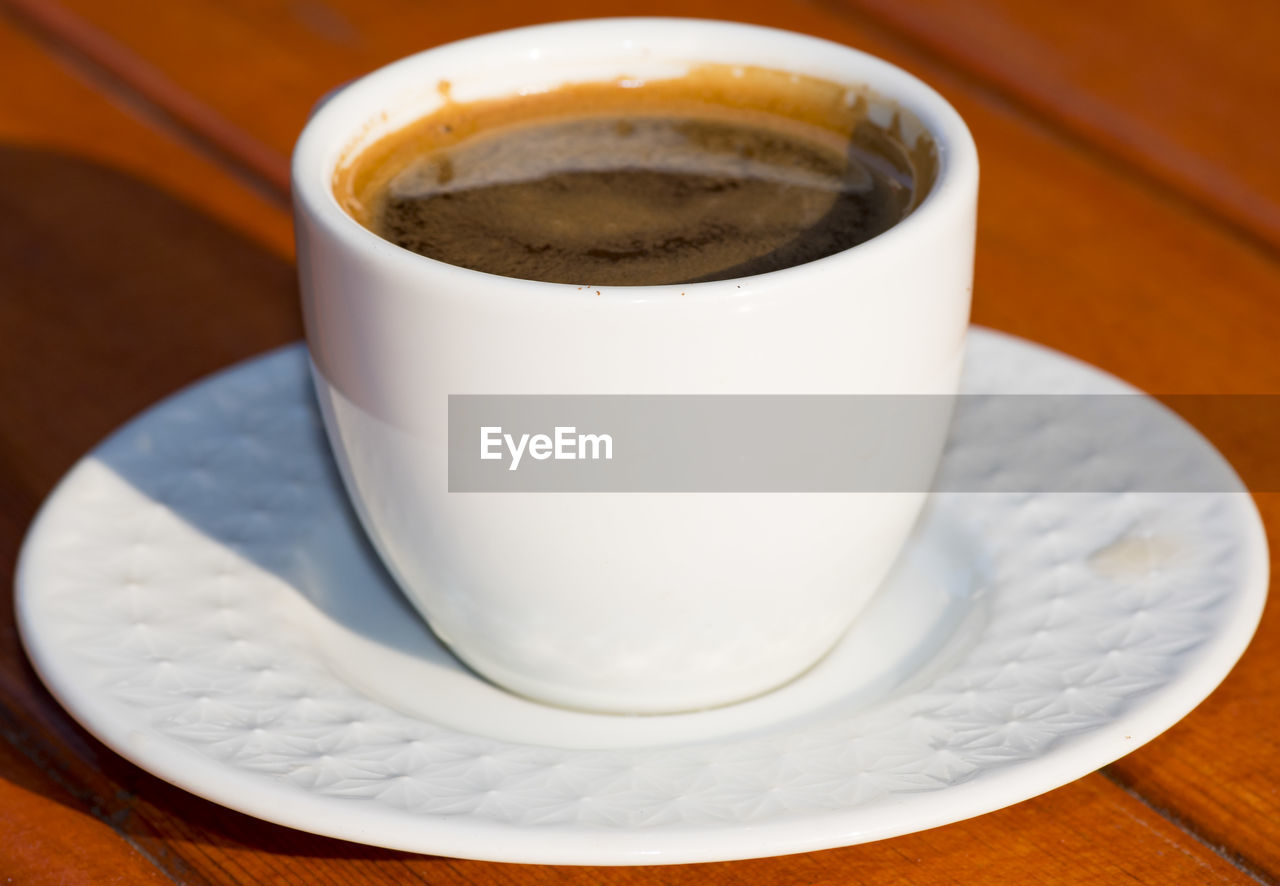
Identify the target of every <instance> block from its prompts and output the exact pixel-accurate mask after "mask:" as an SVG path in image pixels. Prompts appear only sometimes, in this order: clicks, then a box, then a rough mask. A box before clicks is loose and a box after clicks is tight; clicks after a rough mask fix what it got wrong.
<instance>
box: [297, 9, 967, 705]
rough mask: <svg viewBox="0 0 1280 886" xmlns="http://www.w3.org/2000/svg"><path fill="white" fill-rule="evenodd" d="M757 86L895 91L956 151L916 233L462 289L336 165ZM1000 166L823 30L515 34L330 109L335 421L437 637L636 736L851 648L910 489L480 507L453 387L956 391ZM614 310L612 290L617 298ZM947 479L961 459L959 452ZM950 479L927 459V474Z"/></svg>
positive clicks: (407, 62) (328, 303) (948, 152)
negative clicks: (573, 110)
mask: <svg viewBox="0 0 1280 886" xmlns="http://www.w3.org/2000/svg"><path fill="white" fill-rule="evenodd" d="M708 62H711V63H725V64H732V65H748V64H749V65H752V66H758V67H764V68H771V69H778V70H784V71H790V72H795V73H800V74H806V75H812V76H815V77H818V78H822V79H825V80H830V81H835V82H837V83H842V84H849V85H850V87H851V88H861V87H869V88H870V90H871V95H872V97H873V107H872V112H871V113H872V119H875V118H876V115H880V117H881V119H880V120H879V121H878V122H881V123H882V124H886V125H887V124H888V123H889V119H888V118H889V117H890V116H891V115H892V114H893V113H894V112H895V110H896V111H899V112H900V123H901V124H902V128H903V131H904V133H906V134H907V137H908V138H910V137H911V133H912V132H913V131H916V130H917V129H918V128H920V127H922V128H923V129H924V130H926V131H927V132H928V134H929V137H930V138H932V140H933V141H934V143H935V144H936V146H937V151H938V154H937V156H938V168H937V175H936V179H935V181H934V184H933V186H932V188H931V190H930V192H929V193H928V195H927V197H926V198H925V199H924V201H923V202H922V203H921V205H920V206H919V207H918V208H917V209H916V210H915V211H914V212H913V213H912V214H911V215H910V216H909V217H907V218H906V219H905V220H903V221H901V222H900V223H898V224H897V225H896V226H894V227H893V228H891V229H890V230H888V231H887V232H885V233H883V234H881V235H880V236H878V237H875V238H874V239H872V240H870V241H868V242H866V243H863V244H861V245H858V246H855V247H853V248H851V249H848V250H846V251H844V252H840V253H837V254H836V255H833V256H830V257H828V258H824V259H820V260H818V261H814V262H811V263H808V264H804V265H799V266H796V267H792V268H787V269H784V270H780V271H776V272H773V273H768V274H762V275H758V276H754V277H747V278H742V279H739V280H726V281H718V282H709V283H697V284H685V285H678V286H634V287H593V288H592V289H590V290H583V289H581V288H580V287H577V286H572V285H563V284H556V283H545V282H533V281H527V280H518V279H511V278H506V277H499V276H495V275H491V274H486V273H481V272H477V271H471V270H466V269H463V268H459V267H455V266H452V265H448V264H444V263H442V262H438V261H434V260H432V259H429V258H424V257H422V256H420V255H417V254H414V253H411V252H408V251H406V250H404V249H401V248H400V247H398V246H395V245H393V244H391V243H389V242H387V241H386V240H383V239H380V238H379V237H377V236H376V235H374V234H373V233H371V232H370V231H368V230H366V229H365V228H364V227H362V226H361V225H360V224H358V223H357V222H356V221H354V220H353V219H352V218H351V217H350V216H348V215H347V214H346V213H345V212H344V211H343V209H342V208H341V206H340V205H339V203H338V201H337V200H336V199H335V197H334V194H333V189H332V183H333V178H334V172H335V169H336V168H337V166H338V164H339V162H340V161H341V160H342V159H343V158H344V157H348V156H350V155H351V154H352V153H353V152H357V151H359V150H360V149H361V148H362V147H363V146H365V145H368V144H370V143H372V142H373V141H375V140H376V139H378V138H379V137H380V136H382V135H384V134H386V133H388V132H391V131H394V130H395V129H397V128H399V127H400V126H403V125H405V124H407V123H409V122H411V121H413V120H415V119H417V118H419V117H421V116H422V115H424V114H425V113H427V112H429V111H431V110H432V109H434V108H435V107H437V106H438V105H439V103H440V102H441V101H442V97H441V91H440V90H439V89H438V84H439V83H440V82H441V81H447V82H448V83H449V84H450V88H451V93H452V99H453V100H455V101H469V100H472V99H476V98H482V97H495V96H502V95H509V94H515V93H517V92H519V91H521V90H529V89H543V88H551V87H554V86H556V85H558V84H562V83H566V82H581V81H602V80H608V79H612V78H616V77H619V76H627V77H633V78H646V77H664V76H675V75H679V74H680V73H682V72H683V71H685V70H687V69H689V68H690V67H691V66H694V65H697V64H699V63H708ZM977 184H978V163H977V155H976V151H975V149H974V145H973V141H972V139H971V137H970V135H969V132H968V130H967V129H966V127H965V125H964V123H963V121H962V120H961V119H960V117H959V116H958V115H957V114H956V112H955V111H954V110H953V109H952V108H951V107H950V105H948V104H947V103H946V101H945V100H944V99H942V98H941V97H940V96H939V95H938V94H937V93H935V92H934V91H933V90H931V89H930V88H929V87H927V86H926V85H924V84H923V83H921V82H920V81H919V80H917V79H915V78H914V77H912V76H911V75H909V74H907V73H905V72H904V71H902V70H900V69H898V68H896V67H894V66H892V65H890V64H888V63H886V62H884V61H882V60H879V59H877V58H874V57H872V56H869V55H866V54H864V53H861V52H858V51H856V50H853V49H850V48H847V47H844V46H840V45H837V44H834V43H830V42H827V41H824V40H820V39H816V38H813V37H807V36H802V35H798V34H793V33H788V32H783V31H777V30H771V29H767V28H760V27H754V26H748V25H742V24H734V23H727V22H709V21H696V20H677V19H614V20H608V19H606V20H596V21H579V22H566V23H560V24H552V25H544V26H537V27H532V28H525V29H521V30H515V31H507V32H503V33H497V34H491V35H488V36H483V37H478V38H475V39H470V40H465V41H462V42H459V43H454V44H450V45H447V46H442V47H439V48H436V49H432V50H429V51H426V52H423V53H421V54H419V55H415V56H412V57H410V58H406V59H404V60H402V61H399V62H396V63H394V64H392V65H390V66H388V67H385V68H383V69H381V70H379V71H376V72H374V73H372V74H370V75H368V76H367V77H364V78H363V79H361V80H358V81H356V82H354V83H352V84H350V85H348V86H346V87H344V88H343V89H342V90H340V91H339V92H338V93H336V94H334V95H333V96H332V97H330V98H329V99H328V100H327V101H326V102H325V103H324V104H323V105H322V106H321V107H320V108H319V109H318V110H317V111H316V113H315V114H314V115H313V117H312V119H311V120H310V122H309V123H308V124H307V126H306V128H305V130H304V131H303V133H302V135H301V137H300V139H299V141H298V144H297V148H296V151H295V153H294V158H293V194H294V204H295V212H296V224H297V238H298V264H299V273H300V277H301V284H302V298H303V307H304V314H305V319H306V328H307V339H308V342H309V345H310V349H311V355H312V361H313V369H314V372H313V375H314V379H315V384H316V389H317V393H318V396H319V400H320V403H321V407H322V410H323V413H324V419H325V424H326V428H327V431H328V434H329V439H330V441H331V443H332V446H333V450H334V453H335V456H336V458H337V461H338V464H339V466H340V469H341V471H342V475H343V478H344V481H345V482H346V485H347V489H348V491H349V492H350V495H351V498H352V500H353V502H354V504H355V508H356V510H357V512H358V513H359V515H360V518H361V520H362V521H363V523H364V526H365V529H366V530H367V532H368V535H369V537H370V538H371V539H372V541H373V543H374V545H375V547H376V548H377V550H378V551H379V553H380V554H381V556H382V558H383V559H384V561H385V562H386V564H387V566H388V567H389V569H390V571H391V573H392V574H393V575H394V576H395V578H396V579H397V581H398V582H399V583H400V585H401V587H402V588H403V589H404V591H405V593H406V594H407V596H408V597H409V599H410V600H411V601H412V602H413V603H414V605H415V606H416V607H417V608H418V610H419V611H420V612H421V613H422V614H423V615H424V616H425V617H426V619H427V621H428V622H429V623H430V624H431V626H432V628H433V629H434V630H435V632H436V633H437V634H438V636H439V637H440V638H441V639H442V640H443V641H444V642H445V643H447V644H448V645H449V646H450V647H451V648H452V649H453V650H454V652H455V653H456V654H457V655H458V656H459V657H460V658H461V659H463V660H464V661H465V662H466V663H468V664H469V665H470V666H472V667H473V668H474V669H475V670H476V671H478V672H479V673H481V674H483V675H485V676H486V677H488V678H490V679H491V680H493V681H494V682H496V683H498V684H500V685H502V686H504V687H506V688H508V689H510V690H512V691H514V692H516V693H520V694H522V695H525V696H528V697H530V698H533V699H536V700H540V701H544V702H548V703H551V704H557V705H563V706H567V707H573V708H579V709H586V710H594V711H602V712H618V713H650V712H672V711H682V710H692V709H698V708H703V707H709V706H714V705H721V704H726V703H730V702H734V701H737V700H741V699H744V698H748V697H751V696H754V695H758V694H760V693H763V692H767V691H769V690H771V689H773V688H775V687H777V686H779V685H781V684H782V683H785V682H787V681H789V680H790V679H792V678H794V677H795V676H796V675H798V674H799V673H801V672H803V671H804V670H806V669H807V668H809V667H810V666H811V665H813V664H814V663H815V662H816V661H817V660H818V659H820V658H821V657H822V656H823V655H824V654H825V653H826V652H827V651H828V650H830V649H831V647H832V646H833V645H834V644H835V643H836V642H837V640H838V639H839V638H840V636H841V634H842V633H844V632H845V630H846V629H847V628H848V627H849V625H850V624H851V623H852V621H853V620H854V618H855V617H856V616H857V614H858V612H859V611H860V610H861V609H862V608H863V606H864V604H865V603H866V602H867V600H868V599H869V598H870V596H871V595H872V594H873V593H874V591H875V590H876V588H877V586H878V584H879V583H880V582H881V580H882V579H883V577H884V576H885V574H886V573H887V571H888V569H889V568H890V566H891V565H892V563H893V561H894V559H895V557H896V556H897V553H898V551H899V549H900V548H901V547H902V545H903V543H904V542H905V540H906V538H907V536H908V533H909V531H910V529H911V526H912V524H913V522H914V521H915V519H916V517H917V515H918V513H919V510H920V508H921V506H922V504H923V502H924V499H925V496H926V494H925V493H924V492H923V491H919V492H905V493H812V492H810V493H768V494H760V493H714V494H698V493H644V492H629V493H459V492H453V493H451V492H450V491H449V487H448V458H449V452H448V427H447V425H448V397H449V395H451V394H885V393H929V394H949V393H953V392H954V391H955V389H956V385H957V380H958V375H959V368H960V363H961V359H962V348H963V340H964V333H965V328H966V326H967V323H968V313H969V295H970V289H971V279H972V263H973V241H974V221H975V212H976V201H977ZM597 289H599V290H601V293H600V295H597V294H596V290H597ZM939 446H940V441H939V443H938V445H937V446H933V447H932V448H931V450H930V451H929V453H928V454H927V456H926V458H928V459H930V460H932V463H934V464H936V459H937V457H938V448H939ZM926 467H928V466H926Z"/></svg>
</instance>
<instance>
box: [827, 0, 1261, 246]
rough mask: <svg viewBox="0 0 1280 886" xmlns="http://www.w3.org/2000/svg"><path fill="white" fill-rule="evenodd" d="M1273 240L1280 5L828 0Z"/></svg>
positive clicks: (1158, 0)
mask: <svg viewBox="0 0 1280 886" xmlns="http://www.w3.org/2000/svg"><path fill="white" fill-rule="evenodd" d="M829 2H830V3H831V4H832V5H833V6H838V7H844V8H849V9H857V10H860V11H862V12H865V13H869V14H871V15H873V16H874V17H875V18H876V19H878V20H880V21H881V22H883V23H885V24H886V25H889V26H890V27H892V28H894V29H896V30H898V31H899V32H901V33H903V34H905V35H909V37H910V38H911V39H913V40H917V41H919V42H920V44H921V45H923V46H925V47H927V48H928V50H929V51H931V52H934V53H937V54H938V55H939V56H941V57H943V58H946V59H948V60H949V61H950V62H951V63H953V64H955V65H956V66H957V67H959V68H962V69H964V70H965V71H967V72H969V73H970V74H971V75H972V76H973V77H975V78H978V79H980V80H981V81H983V82H984V83H986V84H988V85H989V86H990V87H992V88H994V89H996V90H998V91H999V92H1001V93H1003V94H1006V95H1008V96H1010V97H1011V98H1012V99H1014V100H1016V101H1017V102H1019V103H1020V104H1022V105H1024V106H1025V107H1027V108H1028V109H1031V110H1032V111H1033V112H1034V113H1035V114H1037V115H1039V116H1042V117H1044V118H1045V119H1048V120H1050V121H1052V122H1053V124H1054V125H1056V126H1061V127H1062V128H1064V129H1065V130H1067V131H1069V132H1071V133H1072V134H1074V135H1075V136H1077V137H1079V138H1080V139H1082V140H1083V141H1085V142H1087V143H1089V144H1092V145H1096V146H1099V147H1101V148H1103V149H1105V150H1106V151H1108V152H1110V153H1112V154H1113V155H1115V156H1116V157H1118V158H1121V159H1123V160H1124V161H1125V163H1126V164H1128V165H1129V166H1130V167H1131V169H1132V170H1133V171H1134V172H1135V173H1136V174H1140V175H1143V176H1151V177H1154V178H1156V179H1159V180H1160V181H1163V182H1165V183H1167V184H1169V185H1171V186H1173V187H1174V188H1176V189H1177V190H1179V191H1181V192H1183V193H1185V194H1187V195H1188V196H1190V197H1191V198H1193V199H1194V200H1196V201H1197V202H1198V203H1200V204H1201V205H1202V206H1204V207H1205V209H1206V210H1207V211H1209V212H1212V213H1214V214H1216V215H1219V216H1221V217H1222V218H1224V219H1227V220H1229V221H1230V222H1231V224H1232V225H1233V226H1235V227H1236V228H1237V229H1238V230H1240V231H1241V232H1242V233H1244V234H1245V235H1246V236H1253V237H1258V238H1261V239H1264V240H1265V241H1266V242H1267V243H1269V244H1270V245H1271V246H1272V247H1278V246H1280V168H1278V167H1277V165H1276V162H1275V158H1276V146H1277V144H1280V118H1277V116H1276V115H1275V114H1274V113H1270V112H1269V110H1268V109H1273V108H1274V107H1275V104H1276V96H1277V95H1280V66H1277V65H1276V63H1275V52H1276V41H1277V39H1280V5H1277V4H1275V3H1272V2H1268V0H1239V2H1233V3H1231V4H1228V5H1222V4H1217V3H1214V2H1212V0H1136V2H1128V3H1108V2H1105V0H1083V2H1077V3H1019V2H1017V0H970V2H966V3H952V2H946V0H913V2H910V3H900V2H895V0H829Z"/></svg>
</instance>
